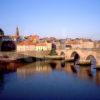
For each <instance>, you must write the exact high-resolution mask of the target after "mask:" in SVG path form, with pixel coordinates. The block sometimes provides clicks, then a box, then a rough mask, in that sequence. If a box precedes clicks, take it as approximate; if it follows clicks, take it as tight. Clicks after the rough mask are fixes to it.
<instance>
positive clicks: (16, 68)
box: [0, 60, 100, 91]
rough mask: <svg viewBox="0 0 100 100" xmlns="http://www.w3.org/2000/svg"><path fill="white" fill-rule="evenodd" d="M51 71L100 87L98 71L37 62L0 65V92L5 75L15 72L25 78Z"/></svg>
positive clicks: (62, 62)
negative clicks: (63, 73) (69, 75)
mask: <svg viewBox="0 0 100 100" xmlns="http://www.w3.org/2000/svg"><path fill="white" fill-rule="evenodd" d="M53 71H60V72H62V71H63V72H65V73H66V74H71V75H75V76H76V77H78V78H79V79H81V80H84V81H91V82H94V83H95V84H97V85H100V71H96V70H95V69H94V68H93V67H91V66H78V65H74V64H73V63H67V62H65V61H63V60H62V61H56V60H54V61H37V62H34V63H30V64H21V63H13V62H12V63H4V64H0V91H2V90H3V89H4V85H5V82H4V80H5V77H4V74H5V73H12V72H16V73H17V75H18V77H21V78H27V77H30V75H34V74H38V73H43V74H50V73H52V72H53Z"/></svg>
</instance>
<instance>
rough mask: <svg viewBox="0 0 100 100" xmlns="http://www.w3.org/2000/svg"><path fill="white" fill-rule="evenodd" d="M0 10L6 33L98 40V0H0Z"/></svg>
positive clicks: (0, 20) (99, 15) (99, 26)
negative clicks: (17, 30)
mask: <svg viewBox="0 0 100 100" xmlns="http://www.w3.org/2000/svg"><path fill="white" fill-rule="evenodd" d="M0 13H1V14H0V28H2V29H3V30H4V32H5V34H7V35H9V34H14V33H15V32H16V27H17V26H18V27H19V30H20V34H21V35H31V34H37V35H39V36H40V37H47V36H50V37H53V36H54V37H57V38H91V39H95V40H100V0H0Z"/></svg>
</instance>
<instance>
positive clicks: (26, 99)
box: [0, 61, 100, 100]
mask: <svg viewBox="0 0 100 100" xmlns="http://www.w3.org/2000/svg"><path fill="white" fill-rule="evenodd" d="M0 68H1V69H0V100H22V99H23V100H100V72H99V71H96V70H95V69H93V68H92V67H90V66H87V67H84V66H81V67H80V66H73V64H69V63H64V62H63V61H42V62H40V61H38V62H35V63H31V64H27V65H21V64H18V63H17V64H14V63H10V64H7V65H0Z"/></svg>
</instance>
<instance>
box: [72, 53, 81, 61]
mask: <svg viewBox="0 0 100 100" xmlns="http://www.w3.org/2000/svg"><path fill="white" fill-rule="evenodd" d="M71 58H73V59H74V60H79V59H80V55H79V54H78V53H77V52H76V51H74V52H72V54H71Z"/></svg>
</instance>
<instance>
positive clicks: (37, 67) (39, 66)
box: [17, 62, 52, 77]
mask: <svg viewBox="0 0 100 100" xmlns="http://www.w3.org/2000/svg"><path fill="white" fill-rule="evenodd" d="M51 71H52V69H51V67H50V66H49V64H48V63H46V62H36V63H32V64H29V65H26V66H23V67H20V68H17V74H18V75H21V76H23V77H26V76H29V75H31V74H34V73H50V72H51Z"/></svg>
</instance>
